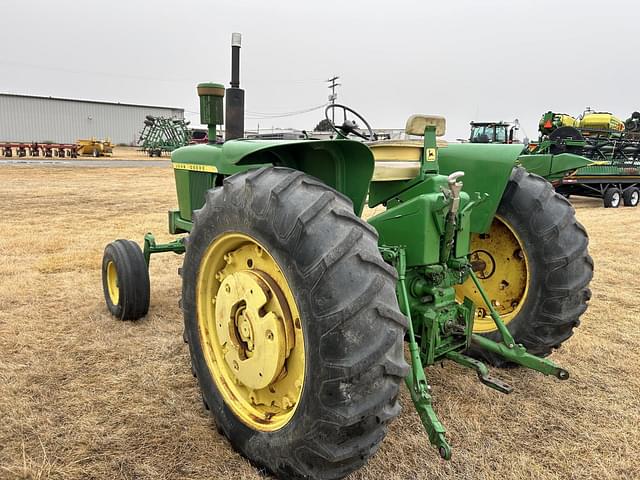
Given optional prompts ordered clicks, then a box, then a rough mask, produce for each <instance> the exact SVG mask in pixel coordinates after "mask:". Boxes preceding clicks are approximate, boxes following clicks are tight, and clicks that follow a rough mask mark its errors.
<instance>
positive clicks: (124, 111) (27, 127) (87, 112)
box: [0, 94, 184, 144]
mask: <svg viewBox="0 0 640 480" xmlns="http://www.w3.org/2000/svg"><path fill="white" fill-rule="evenodd" d="M147 115H153V116H164V117H176V118H184V110H181V109H174V108H163V107H147V106H140V105H124V104H116V103H114V104H111V103H99V102H95V103H94V102H87V101H79V100H65V99H56V98H46V97H29V96H21V95H8V94H0V142H3V141H5V142H48V141H50V142H56V143H73V142H75V141H76V140H78V139H80V138H91V137H96V138H100V139H103V138H110V139H111V141H112V142H113V143H116V144H118V143H126V144H131V143H134V142H136V141H137V140H138V135H139V133H140V131H141V130H142V127H143V126H144V125H143V121H144V118H145V116H147Z"/></svg>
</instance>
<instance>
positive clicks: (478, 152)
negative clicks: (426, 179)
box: [438, 143, 522, 233]
mask: <svg viewBox="0 0 640 480" xmlns="http://www.w3.org/2000/svg"><path fill="white" fill-rule="evenodd" d="M521 153H522V145H490V144H489V145H484V144H471V143H450V144H448V145H447V146H446V147H444V148H440V149H438V162H439V165H440V173H441V174H442V175H449V174H450V173H453V172H456V171H458V170H461V171H463V172H464V177H462V182H463V184H464V186H463V188H462V189H463V191H465V192H467V193H468V194H469V196H470V197H471V199H472V200H473V199H474V198H475V193H476V192H478V193H480V194H483V193H487V194H489V196H488V198H487V199H486V200H484V201H483V202H482V203H480V204H479V205H477V206H476V207H474V208H473V211H472V212H471V231H472V232H476V233H486V232H487V231H489V227H490V226H491V222H492V221H493V217H494V215H495V214H496V211H497V210H498V205H500V200H501V199H502V195H503V193H504V189H505V187H506V186H507V182H508V181H509V177H510V176H511V171H512V170H513V167H514V166H515V165H516V161H517V159H518V156H519V155H520V154H521Z"/></svg>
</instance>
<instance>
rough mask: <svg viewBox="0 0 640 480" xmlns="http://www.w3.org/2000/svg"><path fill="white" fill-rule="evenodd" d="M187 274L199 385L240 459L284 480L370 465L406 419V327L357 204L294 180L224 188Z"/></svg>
mask: <svg viewBox="0 0 640 480" xmlns="http://www.w3.org/2000/svg"><path fill="white" fill-rule="evenodd" d="M182 274H183V287H182V292H183V310H184V319H185V334H186V335H185V336H186V339H187V341H188V344H189V349H190V354H191V362H192V366H193V371H194V373H195V374H196V376H197V378H198V383H199V386H200V389H201V391H202V394H203V398H204V401H205V405H206V406H207V407H208V408H209V409H210V411H211V412H212V414H213V415H214V417H215V420H216V424H217V427H218V428H219V430H221V431H222V432H223V433H224V434H225V435H226V436H227V437H228V438H229V440H230V442H231V444H232V445H233V446H234V448H236V449H237V450H238V451H240V452H241V453H242V454H243V455H245V456H246V457H247V458H248V459H249V460H250V461H251V462H253V463H254V464H256V465H258V466H259V467H263V468H266V469H268V470H269V471H271V472H272V473H274V474H275V475H276V476H278V478H283V479H298V478H310V479H316V478H318V479H319V478H322V479H334V478H342V477H344V476H345V475H348V474H349V473H350V472H352V471H354V470H356V469H357V468H359V467H361V466H362V465H363V464H365V463H366V462H367V460H368V458H369V457H370V456H371V455H372V454H373V453H374V452H375V451H376V450H377V448H378V446H379V444H380V442H381V441H382V439H383V438H384V436H385V433H386V429H387V424H388V423H389V422H390V421H391V420H392V419H393V418H394V417H396V416H397V415H398V413H399V412H400V406H399V404H398V388H399V384H400V382H401V381H402V380H403V378H404V377H405V375H406V374H407V371H408V366H407V364H406V362H405V360H404V355H403V337H404V333H405V330H406V318H405V317H404V316H403V315H402V314H401V313H400V311H399V308H398V304H397V299H396V294H395V283H396V276H395V271H394V270H393V269H392V268H391V267H389V266H388V265H387V264H385V263H384V262H383V260H382V258H381V256H380V254H379V251H378V247H377V234H376V232H375V230H373V229H372V228H371V227H370V226H368V225H367V224H366V223H364V222H363V221H362V220H360V219H359V218H358V217H357V216H356V215H354V213H353V207H352V205H351V202H350V201H349V200H348V199H347V198H346V197H344V196H343V195H341V194H339V193H338V192H336V191H335V190H333V189H331V188H329V187H328V186H326V185H325V184H323V183H321V182H319V181H317V180H315V179H313V178H311V177H309V176H307V175H305V174H303V173H302V172H299V171H295V170H291V169H286V168H274V167H269V168H262V169H259V170H252V171H248V172H243V173H239V174H237V175H233V176H231V177H228V178H227V179H226V180H225V181H224V185H223V186H222V187H218V188H214V189H212V190H209V191H208V192H207V194H206V202H205V205H204V207H203V208H202V209H201V210H199V211H196V212H194V227H193V230H192V232H191V235H190V236H189V238H188V240H187V249H186V255H185V259H184V266H183V270H182ZM256 290H262V291H264V292H265V294H264V296H261V300H260V301H258V302H257V303H255V302H254V300H255V293H256ZM259 293H260V295H262V292H261V291H260V292H259ZM252 299H253V300H252ZM252 302H254V303H252ZM252 305H253V306H252ZM287 312H289V313H287ZM267 319H269V320H268V321H270V322H271V323H270V325H271V326H270V327H269V329H265V328H266V327H264V323H263V322H266V321H267ZM260 332H262V333H260ZM265 336H266V338H267V340H266V341H265V340H264V338H265ZM258 358H259V359H262V360H260V361H259V362H254V361H253V360H254V359H258ZM251 362H253V364H252V363H251ZM285 397H286V399H285Z"/></svg>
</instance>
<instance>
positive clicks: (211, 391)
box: [102, 82, 593, 479]
mask: <svg viewBox="0 0 640 480" xmlns="http://www.w3.org/2000/svg"><path fill="white" fill-rule="evenodd" d="M232 85H233V83H232ZM236 85H237V82H236ZM236 88H237V86H235V87H232V88H231V89H227V90H226V91H225V88H224V87H223V86H222V85H219V84H213V83H206V84H200V85H199V86H198V93H199V96H200V106H201V117H202V123H205V124H208V125H209V129H210V132H209V139H214V140H211V143H209V144H202V145H192V146H187V147H183V148H180V149H178V150H175V151H174V152H173V153H172V157H171V160H172V165H173V169H174V174H175V181H176V187H177V197H178V209H176V210H171V211H170V212H169V231H170V232H171V233H172V234H176V235H180V237H179V238H178V239H177V240H175V241H173V242H170V243H166V244H158V243H156V241H155V238H154V237H153V235H152V234H147V235H146V236H145V238H144V248H143V249H141V248H140V247H139V246H138V244H137V243H135V242H132V241H128V240H116V241H115V242H113V243H111V244H109V245H108V246H107V247H106V249H105V255H104V258H103V263H102V278H103V289H104V294H105V299H106V303H107V306H108V309H109V310H110V312H111V313H112V314H113V315H114V316H115V317H117V318H119V319H122V320H135V319H138V318H141V317H142V316H144V315H145V314H146V313H147V311H148V308H149V275H148V265H149V261H150V258H151V255H153V254H156V253H158V252H175V253H178V254H184V262H183V266H182V268H181V269H180V272H179V273H180V274H181V276H182V299H181V302H180V305H181V307H182V310H183V312H184V339H185V341H186V342H187V343H188V345H189V351H190V356H191V363H192V370H193V373H194V375H195V376H196V377H197V379H198V383H199V386H200V389H201V391H202V395H203V399H204V403H205V406H206V408H207V409H209V410H210V411H211V413H212V414H213V416H214V418H215V421H216V424H217V427H218V429H219V431H220V432H222V433H223V434H224V435H225V436H226V437H227V438H228V439H229V441H230V443H231V444H232V445H233V447H234V448H235V449H237V450H238V451H239V452H241V453H242V454H243V455H245V456H246V457H247V458H248V459H249V460H250V461H251V462H253V463H254V464H255V465H258V466H260V467H261V468H265V469H267V470H269V471H270V472H272V473H273V474H275V475H276V476H278V477H279V478H286V479H297V478H312V479H315V478H323V479H333V478H342V477H344V476H346V475H348V474H349V473H350V472H353V471H354V470H356V469H358V468H359V467H361V466H362V465H364V464H365V463H366V462H367V460H368V459H369V457H370V456H371V455H372V454H373V453H374V452H375V451H376V450H377V448H378V447H379V445H380V443H381V442H382V440H383V438H384V436H385V434H386V431H387V426H388V424H389V422H391V421H392V420H393V419H394V418H395V417H396V416H397V415H398V414H399V412H400V406H399V403H398V398H399V395H398V394H399V388H400V384H401V383H402V382H403V381H404V382H405V383H406V385H407V387H408V389H409V392H410V395H411V398H412V400H413V403H414V405H415V408H416V409H417V412H418V413H419V416H420V418H421V420H422V423H423V425H424V427H425V429H426V432H427V434H428V437H429V440H430V442H431V443H432V444H433V445H434V446H435V447H436V449H437V451H438V453H439V455H440V456H441V457H442V458H444V459H449V458H450V457H451V447H450V445H449V444H448V442H447V439H446V437H445V429H444V427H443V425H442V424H441V423H440V421H439V420H438V417H437V416H436V413H435V411H434V409H433V407H432V398H431V394H430V387H429V385H428V382H427V378H426V374H425V367H427V366H430V365H433V364H435V363H439V362H442V361H444V360H451V361H453V362H456V363H458V364H461V365H463V366H465V367H468V368H470V369H472V370H473V371H474V372H475V373H476V374H477V376H478V378H479V379H480V381H481V382H482V383H484V384H486V385H487V386H489V387H491V388H494V389H496V390H498V391H500V392H502V393H509V392H510V391H511V386H509V385H507V384H506V383H505V382H503V381H501V380H500V379H498V378H495V377H493V376H491V375H490V373H489V370H488V367H487V363H491V364H498V365H501V364H516V365H521V366H524V367H527V368H530V369H533V370H536V371H539V372H541V373H543V374H545V375H553V376H555V377H557V378H558V379H561V380H565V379H567V378H568V376H569V374H568V372H567V371H566V370H564V369H562V368H560V367H558V366H557V365H556V364H554V362H552V361H551V360H549V359H547V358H545V357H546V356H547V355H549V354H550V353H551V351H552V350H553V349H554V348H558V347H559V346H560V345H561V344H562V343H563V342H564V341H565V340H567V339H568V338H569V337H570V336H571V335H572V332H573V329H574V327H575V326H577V325H578V322H579V318H580V316H581V315H582V314H583V313H584V311H585V309H586V308H587V302H588V300H589V296H590V291H589V288H588V285H589V282H590V280H591V277H592V271H593V264H592V261H591V258H590V257H589V255H588V252H587V243H588V239H587V234H586V232H585V230H584V229H583V228H582V226H581V225H580V224H579V223H578V222H577V221H576V219H575V216H574V211H573V209H572V208H571V206H570V204H569V203H568V202H567V201H566V200H565V199H564V198H562V197H561V196H559V195H557V194H555V193H554V191H553V189H552V188H551V186H550V184H549V183H548V182H546V181H545V180H544V179H542V178H540V177H538V176H536V175H534V174H531V173H529V172H527V171H525V170H524V169H523V168H521V167H518V166H516V161H517V158H518V156H519V154H520V150H521V147H520V146H512V145H476V144H450V145H446V146H445V145H443V144H440V145H439V142H437V141H436V137H437V136H441V135H443V134H444V132H445V120H444V118H442V117H435V116H425V115H414V116H412V117H411V118H409V120H408V121H407V126H406V131H407V133H408V134H410V135H419V136H422V137H423V140H422V141H420V142H418V143H417V142H406V143H403V142H375V141H373V142H372V143H371V144H365V143H363V142H361V141H355V140H351V139H349V138H348V137H350V136H356V137H363V138H364V139H365V140H373V139H374V134H373V132H372V130H371V129H370V128H369V127H368V124H367V123H366V121H364V119H363V118H362V117H361V116H360V115H358V114H357V113H356V112H354V111H353V110H351V109H348V108H346V107H343V106H340V105H334V106H330V107H328V109H327V111H326V112H325V116H326V117H327V118H331V117H332V115H330V114H329V113H330V111H331V110H332V109H338V110H342V112H343V116H344V121H343V122H342V123H341V124H340V125H336V124H333V123H332V125H333V128H334V129H335V131H336V133H337V136H336V139H333V140H290V141H273V140H246V139H232V140H227V141H226V142H225V143H213V142H215V139H216V126H217V125H220V124H222V123H223V98H224V96H225V93H227V112H229V105H230V103H231V106H232V108H238V106H240V108H242V104H243V98H244V97H243V93H244V92H242V95H239V92H232V95H230V94H229V91H230V90H231V91H233V90H234V89H236ZM230 97H232V98H233V101H231V102H229V98H230ZM349 116H351V117H355V118H357V119H358V120H359V122H360V123H361V124H363V125H365V126H366V127H367V128H366V130H360V129H358V128H357V123H356V122H355V121H354V120H353V119H349V118H348V117H349ZM227 118H228V120H227V121H228V122H229V119H230V118H236V119H237V118H242V115H238V112H237V111H235V112H233V113H232V114H231V115H229V114H227ZM239 130H241V129H239V128H238V125H234V126H233V128H229V125H228V123H227V131H239ZM463 172H464V173H463ZM366 205H368V206H369V207H371V208H375V209H376V210H375V211H378V213H377V214H375V215H373V216H371V217H370V218H368V220H366V221H365V220H363V219H362V218H361V215H362V213H363V211H364V209H365V206H366ZM405 343H406V344H408V352H409V353H408V360H409V365H408V364H407V361H406V359H405V348H404V346H405Z"/></svg>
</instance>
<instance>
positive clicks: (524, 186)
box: [457, 167, 593, 365]
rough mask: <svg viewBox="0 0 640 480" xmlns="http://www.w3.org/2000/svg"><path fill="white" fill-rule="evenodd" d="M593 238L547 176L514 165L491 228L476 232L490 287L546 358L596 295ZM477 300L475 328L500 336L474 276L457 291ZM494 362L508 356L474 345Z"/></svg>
mask: <svg viewBox="0 0 640 480" xmlns="http://www.w3.org/2000/svg"><path fill="white" fill-rule="evenodd" d="M588 243H589V240H588V237H587V233H586V231H585V229H584V227H582V225H581V224H580V223H579V222H578V221H577V220H576V218H575V211H574V210H573V207H572V206H571V204H570V203H569V202H568V201H567V200H566V199H565V198H563V197H562V196H561V195H558V194H556V193H555V192H554V190H553V188H552V187H551V185H550V184H549V183H548V182H547V181H546V180H544V179H543V178H542V177H539V176H537V175H534V174H531V173H529V172H527V171H526V170H524V169H523V168H520V167H517V168H514V170H513V173H512V174H511V178H510V179H509V182H508V184H507V187H506V189H505V192H504V194H503V197H502V200H501V201H500V205H499V207H498V211H497V214H496V216H495V218H494V220H493V223H492V225H491V228H490V230H489V232H487V233H484V234H475V235H474V236H473V238H472V241H471V248H470V250H471V254H470V259H471V261H472V262H473V261H476V262H477V263H478V264H480V265H482V266H483V268H482V270H480V271H478V272H476V275H477V276H478V278H479V279H480V282H481V284H482V286H483V289H484V290H485V291H486V293H487V294H488V296H489V299H490V301H491V303H492V305H493V306H494V308H495V309H496V310H497V311H498V313H499V314H500V316H501V317H502V319H503V321H504V323H505V324H506V325H507V328H508V329H509V331H510V332H511V334H512V335H513V337H514V339H515V340H516V342H518V343H522V344H523V345H524V346H525V347H526V348H527V349H528V351H529V352H530V353H533V354H535V355H539V356H547V355H549V354H550V353H551V351H552V350H553V349H554V348H558V347H559V346H560V345H561V344H562V343H563V342H564V341H565V340H567V339H568V338H569V337H571V335H572V334H573V329H574V328H575V327H576V326H577V325H578V324H579V318H580V316H581V315H582V314H583V313H584V312H585V310H586V308H587V302H588V300H589V298H590V297H591V291H590V290H589V288H588V286H589V282H590V281H591V278H592V276H593V261H592V260H591V257H590V256H589V253H588V248H587V247H588ZM457 294H458V298H459V300H462V299H463V298H464V297H465V296H467V297H469V298H471V299H472V300H473V301H474V303H475V304H476V307H477V308H476V316H475V319H474V333H479V334H482V335H485V336H487V337H488V338H490V339H492V340H495V341H500V340H501V337H500V335H499V332H498V331H497V329H496V326H495V324H494V322H493V320H492V319H491V316H490V314H489V309H488V308H487V307H486V306H485V305H484V303H483V301H482V298H481V296H480V294H479V292H478V291H477V290H476V288H475V286H474V285H473V283H472V281H471V280H470V279H469V280H468V281H467V282H466V283H465V284H464V285H462V286H460V287H459V288H458V290H457ZM471 353H472V354H474V355H475V356H477V357H480V358H483V359H485V360H487V361H489V362H491V363H493V364H495V365H504V364H505V361H504V360H503V359H502V357H500V356H498V355H495V354H492V353H489V352H486V351H484V350H480V349H477V348H475V347H473V348H472V350H471Z"/></svg>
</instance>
